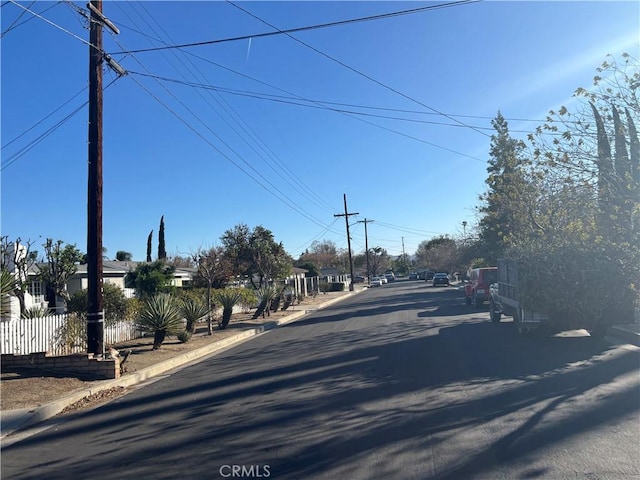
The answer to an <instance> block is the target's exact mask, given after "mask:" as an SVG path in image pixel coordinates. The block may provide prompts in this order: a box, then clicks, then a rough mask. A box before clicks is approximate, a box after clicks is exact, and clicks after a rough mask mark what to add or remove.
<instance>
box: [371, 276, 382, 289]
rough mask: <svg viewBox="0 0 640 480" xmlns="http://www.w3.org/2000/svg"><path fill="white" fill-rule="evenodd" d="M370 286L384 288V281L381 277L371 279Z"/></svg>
mask: <svg viewBox="0 0 640 480" xmlns="http://www.w3.org/2000/svg"><path fill="white" fill-rule="evenodd" d="M369 286H370V287H381V286H382V279H381V278H380V277H373V278H372V279H371V281H370V282H369Z"/></svg>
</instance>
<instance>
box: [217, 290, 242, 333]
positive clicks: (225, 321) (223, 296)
mask: <svg viewBox="0 0 640 480" xmlns="http://www.w3.org/2000/svg"><path fill="white" fill-rule="evenodd" d="M240 298H241V295H240V291H239V290H238V289H236V288H225V289H224V290H219V291H217V292H216V300H217V301H218V302H220V305H222V321H221V322H220V323H219V326H220V328H221V329H225V328H227V325H229V321H230V320H231V314H232V313H233V307H234V306H235V305H236V304H237V303H238V302H239V301H240Z"/></svg>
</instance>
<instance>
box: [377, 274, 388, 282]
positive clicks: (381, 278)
mask: <svg viewBox="0 0 640 480" xmlns="http://www.w3.org/2000/svg"><path fill="white" fill-rule="evenodd" d="M378 278H379V279H380V280H381V281H382V283H389V280H387V277H385V276H384V275H380V276H379V277H378Z"/></svg>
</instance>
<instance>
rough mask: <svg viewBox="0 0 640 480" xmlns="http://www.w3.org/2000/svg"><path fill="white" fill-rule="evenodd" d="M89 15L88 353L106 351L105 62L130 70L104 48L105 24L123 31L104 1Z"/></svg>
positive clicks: (92, 7) (97, 2)
mask: <svg viewBox="0 0 640 480" xmlns="http://www.w3.org/2000/svg"><path fill="white" fill-rule="evenodd" d="M87 6H88V7H89V10H90V11H91V14H90V18H89V24H90V26H89V44H90V45H89V135H88V143H89V150H88V163H89V176H88V182H87V183H88V185H87V277H88V278H87V280H88V285H87V297H88V302H87V303H88V305H87V307H88V308H87V353H93V354H94V355H102V354H104V309H103V301H102V65H103V61H104V60H105V59H106V61H107V64H108V65H109V66H110V67H111V68H113V69H114V70H116V71H117V72H118V74H119V75H121V76H122V75H124V74H125V73H126V72H125V71H124V69H122V67H120V66H119V65H118V64H117V63H116V62H115V61H113V60H112V59H111V58H110V57H108V56H105V53H104V51H103V49H102V25H103V24H104V25H106V26H107V27H109V28H110V29H111V30H112V31H113V32H114V33H116V34H118V33H120V32H119V30H118V29H117V28H116V27H115V25H113V23H111V22H110V21H109V20H107V19H106V18H105V17H104V15H103V14H102V0H91V3H89V4H87Z"/></svg>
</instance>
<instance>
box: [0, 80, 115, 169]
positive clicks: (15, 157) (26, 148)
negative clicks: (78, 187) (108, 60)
mask: <svg viewBox="0 0 640 480" xmlns="http://www.w3.org/2000/svg"><path fill="white" fill-rule="evenodd" d="M118 78H119V77H117V78H115V79H113V80H112V81H111V82H110V83H109V84H108V85H107V86H105V87H104V90H106V89H107V88H109V87H110V86H111V85H113V84H114V83H115V82H116V80H118ZM88 103H89V102H88V101H86V102H84V103H83V104H82V105H80V106H79V107H77V108H76V109H75V110H73V111H72V112H71V113H69V114H68V115H66V116H65V117H64V118H62V119H61V120H60V121H59V122H58V123H56V124H55V125H53V126H52V127H50V128H49V129H47V130H46V131H45V132H43V133H42V134H40V135H39V136H38V137H37V138H36V139H34V140H32V141H31V142H30V143H28V144H27V145H25V146H24V147H22V148H21V149H20V150H18V151H17V152H16V153H14V154H13V155H11V156H10V157H9V158H7V159H6V160H4V161H3V163H2V168H0V171H4V170H5V169H6V168H8V167H10V166H11V165H13V164H14V163H15V162H17V161H18V160H19V159H21V158H22V157H23V156H25V155H26V154H27V153H28V152H30V151H31V150H32V149H33V148H34V147H36V146H37V145H38V144H39V143H41V142H42V141H43V140H45V139H46V138H47V137H48V136H49V135H51V134H52V133H54V132H55V131H56V130H58V128H60V127H61V126H62V125H64V124H65V123H67V122H68V121H69V120H71V118H72V117H73V116H74V115H75V114H77V113H78V112H79V111H81V110H82V109H83V108H84V107H86V106H87V104H88ZM38 123H41V122H38ZM34 126H35V125H34ZM32 128H33V127H32ZM25 133H26V132H25ZM20 136H22V135H20ZM16 139H17V138H16ZM14 140H15V139H14ZM12 141H13V140H12ZM5 146H6V145H5ZM3 148H4V147H3Z"/></svg>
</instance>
